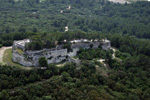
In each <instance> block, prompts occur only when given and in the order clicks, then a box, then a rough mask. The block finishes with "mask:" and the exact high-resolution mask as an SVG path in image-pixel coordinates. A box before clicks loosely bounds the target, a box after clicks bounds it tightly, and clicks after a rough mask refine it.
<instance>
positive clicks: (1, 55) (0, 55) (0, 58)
mask: <svg viewBox="0 0 150 100" xmlns="http://www.w3.org/2000/svg"><path fill="white" fill-rule="evenodd" d="M10 48H12V46H11V47H2V48H0V63H3V55H4V52H5V50H7V49H10Z"/></svg>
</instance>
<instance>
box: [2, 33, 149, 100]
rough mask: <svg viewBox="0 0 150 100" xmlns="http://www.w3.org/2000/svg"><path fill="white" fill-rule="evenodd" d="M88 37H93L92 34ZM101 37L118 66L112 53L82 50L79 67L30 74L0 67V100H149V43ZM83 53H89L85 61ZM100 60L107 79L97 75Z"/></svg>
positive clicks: (116, 37) (43, 70) (50, 69)
mask: <svg viewBox="0 0 150 100" xmlns="http://www.w3.org/2000/svg"><path fill="white" fill-rule="evenodd" d="M73 36H79V34H78V35H73ZM88 36H90V37H92V34H91V35H88ZM95 36H97V37H98V36H99V34H97V35H95ZM100 37H103V36H102V35H101V36H100ZM104 37H107V38H109V39H110V40H111V41H112V46H114V47H117V48H118V50H119V54H117V55H116V56H117V57H118V58H120V59H122V61H121V62H118V61H117V60H115V59H112V57H111V54H110V53H111V52H104V51H101V50H98V51H97V50H91V51H85V50H84V51H83V53H81V54H80V57H81V59H82V63H81V65H79V66H75V64H72V63H68V64H66V65H64V67H62V68H61V67H59V68H58V67H56V66H55V65H48V67H47V69H32V70H21V69H18V68H16V67H10V66H0V69H1V70H0V80H1V82H0V91H1V92H0V99H1V100H49V99H51V100H66V99H67V100H81V99H83V100H134V99H137V100H149V99H150V95H149V94H150V88H149V86H150V79H149V76H150V62H149V61H150V48H149V47H150V41H149V40H145V39H143V40H141V39H137V38H135V37H130V36H128V35H124V36H121V35H118V34H107V35H104ZM143 46H144V47H143ZM143 48H144V49H143ZM86 52H90V53H88V59H87V58H86V56H87V55H85V53H86ZM98 52H99V53H100V54H99V56H97V55H98ZM102 52H104V53H102ZM101 54H103V55H101ZM94 55H96V56H94ZM103 56H105V59H106V62H105V63H107V65H108V67H109V70H108V71H107V75H102V74H101V73H99V72H101V71H97V69H98V68H97V67H100V68H99V69H104V68H103V66H102V65H101V64H100V63H99V62H97V61H95V60H93V59H94V58H95V57H96V58H97V57H100V58H101V57H103ZM89 59H90V60H89Z"/></svg>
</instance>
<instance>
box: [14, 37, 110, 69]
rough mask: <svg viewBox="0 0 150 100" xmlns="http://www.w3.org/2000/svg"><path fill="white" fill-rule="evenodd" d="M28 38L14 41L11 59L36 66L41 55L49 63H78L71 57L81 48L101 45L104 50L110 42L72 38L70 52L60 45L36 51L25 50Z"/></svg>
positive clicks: (25, 64)
mask: <svg viewBox="0 0 150 100" xmlns="http://www.w3.org/2000/svg"><path fill="white" fill-rule="evenodd" d="M29 42H30V40H29V39H25V40H21V41H14V44H13V53H12V60H13V61H14V62H17V63H19V64H22V65H24V66H28V67H30V66H38V65H39V64H38V60H39V58H41V57H43V56H44V57H45V58H46V59H47V61H48V64H50V63H59V62H62V61H69V62H74V63H78V64H79V62H80V60H79V59H78V60H77V59H73V58H72V57H74V56H76V55H77V52H78V51H79V50H80V49H81V48H83V49H89V48H98V47H102V49H104V50H108V49H109V48H110V47H111V42H110V41H109V40H107V39H103V40H101V41H98V40H87V39H80V40H72V41H70V43H71V48H72V52H68V50H67V49H64V48H62V47H63V46H62V45H58V46H56V48H51V49H43V50H37V51H30V50H27V51H25V44H26V43H29ZM17 49H21V50H22V51H23V53H22V54H21V53H19V52H18V50H17Z"/></svg>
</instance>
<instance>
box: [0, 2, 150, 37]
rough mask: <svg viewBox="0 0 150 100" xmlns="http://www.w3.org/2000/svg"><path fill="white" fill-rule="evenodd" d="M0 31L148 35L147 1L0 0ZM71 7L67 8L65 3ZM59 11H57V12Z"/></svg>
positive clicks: (148, 10)
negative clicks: (78, 31) (66, 29)
mask: <svg viewBox="0 0 150 100" xmlns="http://www.w3.org/2000/svg"><path fill="white" fill-rule="evenodd" d="M0 2H1V3H0V25H1V29H0V34H4V33H12V32H25V31H34V32H37V31H38V32H54V31H61V32H64V31H65V26H68V27H69V31H75V30H82V31H85V32H91V31H92V32H93V31H98V32H102V33H123V34H130V35H136V36H137V37H140V38H150V31H149V27H150V24H149V22H150V9H149V6H150V3H149V2H136V3H132V4H114V3H110V2H109V1H105V0H88V1H87V0H45V1H44V2H40V1H39V0H23V1H20V2H14V1H13V0H0ZM69 5H70V6H71V9H70V10H69V9H67V8H68V6H69ZM62 10H63V12H62V13H61V11H62Z"/></svg>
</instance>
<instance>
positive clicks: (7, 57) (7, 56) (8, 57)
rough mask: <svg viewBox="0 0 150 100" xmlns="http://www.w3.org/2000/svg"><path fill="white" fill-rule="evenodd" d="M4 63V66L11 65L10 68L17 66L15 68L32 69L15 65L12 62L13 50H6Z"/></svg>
mask: <svg viewBox="0 0 150 100" xmlns="http://www.w3.org/2000/svg"><path fill="white" fill-rule="evenodd" d="M3 62H4V64H6V65H9V66H15V67H18V68H22V69H32V68H31V67H25V66H22V65H20V64H17V63H14V62H13V61H12V49H7V50H5V52H4V57H3Z"/></svg>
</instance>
